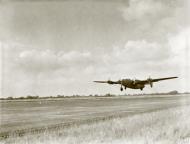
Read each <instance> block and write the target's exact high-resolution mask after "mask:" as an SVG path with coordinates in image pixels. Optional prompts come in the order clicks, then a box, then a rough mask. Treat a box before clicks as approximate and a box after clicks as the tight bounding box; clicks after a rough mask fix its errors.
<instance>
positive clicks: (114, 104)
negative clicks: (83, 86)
mask: <svg viewBox="0 0 190 144" xmlns="http://www.w3.org/2000/svg"><path fill="white" fill-rule="evenodd" d="M0 104H1V123H0V124H1V127H0V135H3V134H5V133H10V132H14V131H17V130H29V129H37V128H43V127H48V126H52V128H53V127H56V126H58V125H59V124H62V125H63V124H67V123H75V122H76V123H77V122H85V121H86V120H93V119H96V120H98V119H102V118H106V117H112V116H115V115H118V116H128V115H132V114H138V113H143V112H149V111H156V110H160V109H166V108H170V107H176V106H183V105H190V95H173V96H171V95H162V96H157V95H152V96H133V97H132V96H130V97H129V96H118V97H117V96H116V97H81V98H59V99H58V98H57V99H51V100H50V99H49V100H47V99H46V100H45V99H37V100H12V101H6V100H3V101H0Z"/></svg>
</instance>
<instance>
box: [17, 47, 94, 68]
mask: <svg viewBox="0 0 190 144" xmlns="http://www.w3.org/2000/svg"><path fill="white" fill-rule="evenodd" d="M90 56H91V54H90V52H80V51H69V52H64V51H59V52H55V51H53V50H49V49H45V50H36V49H30V50H25V51H22V52H20V54H19V57H18V65H19V66H20V68H21V69H25V70H27V71H30V72H32V71H35V72H49V71H56V70H58V69H64V68H67V69H68V68H69V67H75V68H76V67H77V68H79V66H80V67H83V66H85V65H87V63H86V61H88V60H89V58H90Z"/></svg>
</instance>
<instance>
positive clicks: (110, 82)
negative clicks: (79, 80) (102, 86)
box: [94, 80, 121, 84]
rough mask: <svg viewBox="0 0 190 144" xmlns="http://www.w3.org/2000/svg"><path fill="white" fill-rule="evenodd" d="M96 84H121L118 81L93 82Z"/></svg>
mask: <svg viewBox="0 0 190 144" xmlns="http://www.w3.org/2000/svg"><path fill="white" fill-rule="evenodd" d="M94 82H96V83H108V84H121V82H119V81H111V80H108V81H94Z"/></svg>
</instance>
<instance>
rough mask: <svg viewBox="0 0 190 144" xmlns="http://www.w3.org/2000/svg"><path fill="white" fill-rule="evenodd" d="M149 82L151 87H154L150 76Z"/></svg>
mask: <svg viewBox="0 0 190 144" xmlns="http://www.w3.org/2000/svg"><path fill="white" fill-rule="evenodd" d="M147 81H148V83H149V84H150V87H151V88H152V87H153V82H152V78H151V77H150V76H149V78H148V79H147Z"/></svg>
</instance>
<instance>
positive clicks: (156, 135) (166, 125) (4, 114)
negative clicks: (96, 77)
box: [0, 95, 190, 144]
mask: <svg viewBox="0 0 190 144" xmlns="http://www.w3.org/2000/svg"><path fill="white" fill-rule="evenodd" d="M0 103H1V127H0V133H1V134H3V133H4V132H7V133H8V134H11V133H13V135H9V137H8V138H7V139H1V141H0V143H3V144H20V143H21V144H46V143H47V144H61V143H64V144H65V143H68V144H84V143H92V144H99V143H118V144H120V143H125V144H137V143H140V144H141V143H145V144H146V143H148V144H151V143H165V144H170V143H171V144H173V143H183V144H185V143H190V96H189V95H186V96H183V95H176V96H169V95H167V96H166V95H163V96H147V97H146V96H145V97H109V98H105V97H102V98H91V97H86V98H85V97H83V98H68V99H67V98H66V99H53V100H47V99H44V100H42V99H40V100H19V101H0ZM110 116H111V117H110ZM102 118H103V119H102ZM89 120H90V122H89ZM70 122H72V124H71V125H70V126H69V127H62V126H63V125H65V124H67V123H70ZM81 122H82V123H81ZM55 126H56V127H55ZM47 127H51V129H48V128H47ZM38 128H40V129H41V128H42V129H44V128H45V129H44V131H40V133H39V132H35V133H33V134H31V132H30V130H31V129H34V130H36V129H38ZM23 129H24V131H25V130H26V133H25V135H24V136H22V137H19V136H18V135H14V133H15V131H17V132H18V130H23ZM28 130H29V132H28ZM19 134H20V133H19Z"/></svg>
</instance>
